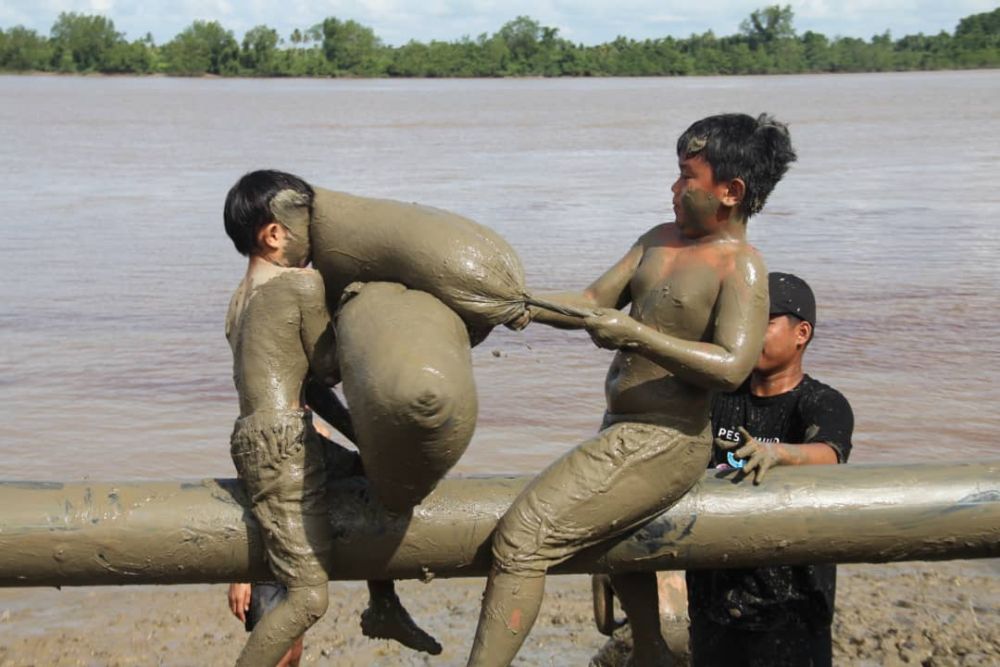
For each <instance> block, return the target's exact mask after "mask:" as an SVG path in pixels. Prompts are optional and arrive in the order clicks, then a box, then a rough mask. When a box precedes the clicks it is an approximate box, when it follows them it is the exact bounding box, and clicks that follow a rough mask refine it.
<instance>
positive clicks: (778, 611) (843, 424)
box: [687, 375, 854, 630]
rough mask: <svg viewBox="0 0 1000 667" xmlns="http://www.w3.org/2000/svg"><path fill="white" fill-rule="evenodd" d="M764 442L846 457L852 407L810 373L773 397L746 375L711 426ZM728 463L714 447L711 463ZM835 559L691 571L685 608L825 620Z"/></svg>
mask: <svg viewBox="0 0 1000 667" xmlns="http://www.w3.org/2000/svg"><path fill="white" fill-rule="evenodd" d="M739 426H742V427H744V428H745V429H746V430H747V431H748V432H749V433H750V435H752V436H754V437H755V438H757V439H758V440H761V441H764V442H786V443H792V444H802V443H809V442H823V443H826V444H828V445H830V446H831V447H832V448H833V449H834V451H835V452H836V453H837V461H838V462H839V463H846V462H847V457H848V456H850V453H851V434H852V432H853V431H854V414H853V412H852V411H851V406H850V404H849V403H848V402H847V399H846V398H844V396H843V394H841V393H840V392H839V391H837V390H836V389H834V388H832V387H829V386H827V385H825V384H823V383H822V382H817V381H816V380H813V379H812V378H811V377H809V376H808V375H806V376H804V377H803V378H802V382H800V383H799V384H798V386H796V387H795V388H794V389H792V390H791V391H789V392H786V393H784V394H780V395H778V396H769V397H758V396H754V395H753V394H751V393H750V381H749V380H747V381H746V382H745V383H744V384H743V386H742V387H740V388H739V389H737V390H736V391H734V392H732V393H730V394H720V395H718V396H716V398H715V402H714V403H713V405H712V431H713V434H714V436H715V437H716V438H720V439H722V440H730V441H733V442H739V441H741V440H742V438H741V437H740V434H739V432H738V431H737V427H739ZM725 462H726V452H724V451H722V450H720V449H719V448H717V447H713V451H712V463H711V465H712V466H718V465H719V464H722V463H725ZM836 578H837V570H836V566H835V565H801V566H800V565H794V566H792V565H778V566H775V567H763V568H754V569H728V570H689V571H688V573H687V584H688V600H689V602H688V609H689V611H690V614H691V615H692V617H694V616H696V615H701V616H704V617H706V618H708V619H709V620H711V621H713V622H715V623H718V624H721V625H728V626H732V627H737V628H741V629H745V630H773V629H776V628H780V627H783V626H786V625H798V624H807V625H810V626H813V627H819V626H823V625H827V624H829V623H830V621H831V620H832V618H833V603H834V592H835V588H836Z"/></svg>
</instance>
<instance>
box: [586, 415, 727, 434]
mask: <svg viewBox="0 0 1000 667" xmlns="http://www.w3.org/2000/svg"><path fill="white" fill-rule="evenodd" d="M627 422H632V423H636V424H649V425H650V426H661V427H663V428H669V429H672V430H674V431H680V432H681V433H687V434H689V435H701V433H702V432H704V431H710V430H711V425H712V424H711V421H710V420H708V419H700V418H693V417H680V416H677V415H668V414H663V413H662V412H636V413H628V414H621V413H613V412H605V413H604V420H603V421H602V422H601V428H602V429H605V428H608V427H609V426H614V425H615V424H623V423H627Z"/></svg>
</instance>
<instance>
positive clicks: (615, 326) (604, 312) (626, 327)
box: [583, 308, 639, 350]
mask: <svg viewBox="0 0 1000 667" xmlns="http://www.w3.org/2000/svg"><path fill="white" fill-rule="evenodd" d="M583 326H584V327H586V329H587V333H589V334H590V339H591V340H593V341H594V345H596V346H597V347H600V348H604V349H605V350H620V349H621V348H623V347H627V346H629V345H631V344H633V343H634V341H635V334H636V331H637V330H638V328H639V323H638V322H636V321H635V320H634V319H632V318H631V317H629V316H628V315H626V314H625V313H623V312H621V311H620V310H614V309H612V308H600V309H598V310H595V311H594V314H593V315H591V316H590V317H587V318H585V319H584V320H583Z"/></svg>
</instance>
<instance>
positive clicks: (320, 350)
mask: <svg viewBox="0 0 1000 667" xmlns="http://www.w3.org/2000/svg"><path fill="white" fill-rule="evenodd" d="M299 313H300V316H301V336H302V349H303V350H305V353H306V357H307V358H308V359H309V370H310V372H311V373H312V376H313V377H314V378H316V379H317V380H318V381H320V382H321V383H323V384H325V385H327V386H328V387H332V386H334V385H335V384H337V383H338V382H340V367H339V365H338V363H337V336H336V333H335V332H334V329H333V323H332V322H331V321H330V312H329V311H328V310H327V308H326V291H325V289H324V287H323V278H322V277H321V276H320V275H319V272H317V271H313V270H312V269H303V270H302V271H301V275H300V285H299Z"/></svg>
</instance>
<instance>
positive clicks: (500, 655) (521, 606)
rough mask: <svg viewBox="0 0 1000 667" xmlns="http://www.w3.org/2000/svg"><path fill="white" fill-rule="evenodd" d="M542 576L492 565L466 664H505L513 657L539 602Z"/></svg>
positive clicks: (478, 666) (488, 666)
mask: <svg viewBox="0 0 1000 667" xmlns="http://www.w3.org/2000/svg"><path fill="white" fill-rule="evenodd" d="M544 593H545V576H544V575H536V576H521V575H515V574H510V573H507V572H502V571H499V570H497V569H494V570H493V571H492V572H491V573H490V577H489V580H488V581H487V582H486V592H485V593H484V594H483V608H482V611H481V612H480V614H479V626H478V627H477V628H476V638H475V640H474V641H473V644H472V654H471V655H470V656H469V667H473V666H475V667H492V666H493V665H496V666H497V667H506V666H507V665H509V664H510V663H511V661H513V660H514V656H515V655H517V652H518V650H519V649H520V648H521V644H523V643H524V639H525V638H526V637H527V636H528V632H530V631H531V626H533V625H534V624H535V619H536V618H537V617H538V610H539V608H540V607H541V606H542V596H543V595H544Z"/></svg>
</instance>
